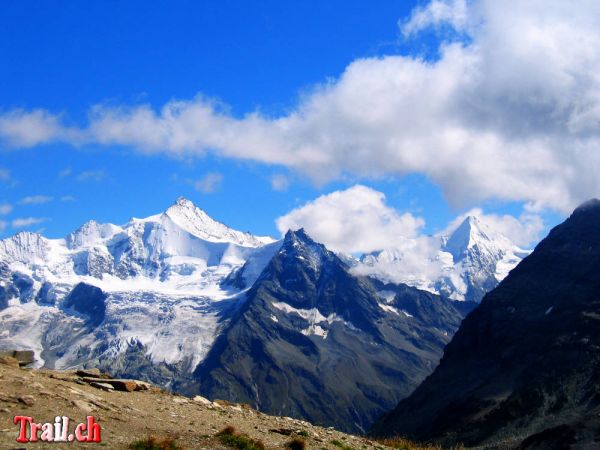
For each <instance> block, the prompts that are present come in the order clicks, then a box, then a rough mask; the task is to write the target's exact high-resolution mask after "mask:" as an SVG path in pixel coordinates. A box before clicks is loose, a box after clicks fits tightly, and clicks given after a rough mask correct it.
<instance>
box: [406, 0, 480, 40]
mask: <svg viewBox="0 0 600 450" xmlns="http://www.w3.org/2000/svg"><path fill="white" fill-rule="evenodd" d="M471 20H472V18H471ZM468 23H469V10H468V8H467V2H466V0H450V1H447V0H444V1H442V0H433V1H431V2H430V3H428V4H427V5H425V6H420V7H417V8H415V9H414V10H413V12H412V14H411V16H410V17H409V18H408V19H407V20H400V21H399V25H400V29H401V31H402V34H403V35H404V36H405V37H409V36H411V35H414V34H416V33H418V32H419V31H422V30H424V29H426V28H429V27H439V26H440V25H441V24H446V25H448V26H450V27H452V28H453V29H455V30H458V31H460V30H464V29H465V28H466V27H467V24H468Z"/></svg>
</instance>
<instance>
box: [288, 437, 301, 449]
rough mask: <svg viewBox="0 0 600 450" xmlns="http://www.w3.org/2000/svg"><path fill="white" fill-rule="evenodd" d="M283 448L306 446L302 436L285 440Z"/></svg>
mask: <svg viewBox="0 0 600 450" xmlns="http://www.w3.org/2000/svg"><path fill="white" fill-rule="evenodd" d="M285 448H286V449H288V450H304V449H305V448H306V442H304V439H302V438H294V439H292V440H291V441H289V442H286V444H285Z"/></svg>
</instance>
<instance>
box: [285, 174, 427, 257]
mask: <svg viewBox="0 0 600 450" xmlns="http://www.w3.org/2000/svg"><path fill="white" fill-rule="evenodd" d="M276 224H277V229H278V230H279V231H280V232H281V233H282V234H283V233H285V232H286V231H287V230H288V229H292V230H296V229H298V228H304V229H306V231H307V232H308V234H309V235H310V236H311V237H312V238H313V239H315V240H317V241H318V242H322V243H324V244H325V245H327V247H328V248H331V249H332V250H335V251H341V252H346V253H358V252H360V253H364V252H371V251H374V250H380V249H382V248H388V247H395V246H399V245H402V244H404V243H405V241H406V238H411V237H415V236H416V235H417V234H418V232H419V229H420V228H421V227H422V226H423V224H424V221H423V219H421V218H418V217H414V216H413V215H412V214H410V213H404V214H400V213H398V212H397V211H396V210H395V209H393V208H390V207H389V206H387V205H386V204H385V195H384V194H383V193H381V192H378V191H375V190H373V189H371V188H369V187H366V186H362V185H356V186H353V187H351V188H349V189H346V190H344V191H335V192H332V193H331V194H327V195H322V196H320V197H319V198H317V199H315V200H313V201H311V202H308V203H306V204H305V205H304V206H301V207H299V208H296V209H294V210H292V211H290V212H289V213H288V214H286V215H284V216H282V217H279V218H278V219H277V221H276Z"/></svg>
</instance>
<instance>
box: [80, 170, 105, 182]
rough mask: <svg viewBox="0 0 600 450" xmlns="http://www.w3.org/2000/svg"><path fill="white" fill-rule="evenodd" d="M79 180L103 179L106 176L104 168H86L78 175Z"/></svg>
mask: <svg viewBox="0 0 600 450" xmlns="http://www.w3.org/2000/svg"><path fill="white" fill-rule="evenodd" d="M76 178H77V181H102V180H103V179H104V178H106V172H105V171H104V170H85V171H83V172H81V173H80V174H78V175H77V177H76Z"/></svg>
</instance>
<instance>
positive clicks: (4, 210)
mask: <svg viewBox="0 0 600 450" xmlns="http://www.w3.org/2000/svg"><path fill="white" fill-rule="evenodd" d="M12 210H13V207H12V205H11V204H9V203H0V216H5V215H7V214H9V213H10V212H11V211H12Z"/></svg>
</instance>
